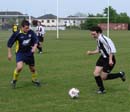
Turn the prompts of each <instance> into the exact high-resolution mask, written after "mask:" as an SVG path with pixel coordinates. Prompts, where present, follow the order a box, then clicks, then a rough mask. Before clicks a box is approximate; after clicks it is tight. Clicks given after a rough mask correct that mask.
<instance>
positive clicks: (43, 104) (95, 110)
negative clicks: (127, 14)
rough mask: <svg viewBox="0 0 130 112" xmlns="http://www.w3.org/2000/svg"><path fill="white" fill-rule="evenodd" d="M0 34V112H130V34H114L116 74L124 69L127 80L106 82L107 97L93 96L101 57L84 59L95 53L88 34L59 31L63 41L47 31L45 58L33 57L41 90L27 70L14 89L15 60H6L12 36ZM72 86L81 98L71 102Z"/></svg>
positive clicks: (22, 73) (112, 36)
mask: <svg viewBox="0 0 130 112" xmlns="http://www.w3.org/2000/svg"><path fill="white" fill-rule="evenodd" d="M0 34H1V35H0V112H129V110H130V106H129V98H130V85H129V82H130V80H129V78H130V75H129V74H130V70H129V69H130V66H129V65H130V64H129V63H130V53H129V52H130V47H129V42H130V32H129V31H110V36H111V38H112V40H113V41H114V43H115V45H116V48H117V54H116V58H117V64H116V66H115V68H114V70H113V72H118V71H121V70H124V71H125V72H126V75H127V80H126V82H124V83H123V82H122V81H121V80H120V79H116V80H111V81H105V82H104V85H105V87H106V90H107V93H106V94H104V95H97V94H96V93H95V91H96V89H97V87H96V84H95V80H94V77H93V69H94V66H95V62H96V60H97V58H98V55H94V56H87V55H86V54H85V53H86V51H87V50H93V49H95V48H96V42H95V40H93V39H92V38H91V37H90V33H89V32H88V31H79V30H70V31H60V38H59V39H56V32H55V31H48V32H47V33H46V36H45V37H46V38H45V43H44V53H43V54H37V53H36V54H35V58H36V68H37V71H38V73H39V79H40V80H41V82H42V86H41V87H40V88H37V87H34V86H33V85H32V83H31V74H30V72H29V70H28V66H26V65H25V66H24V68H23V71H22V72H21V74H20V77H19V81H18V83H17V88H16V89H15V90H14V89H12V88H11V87H10V80H11V78H12V73H13V70H14V68H15V55H14V56H13V60H12V62H9V61H8V60H7V47H6V43H7V40H8V37H9V35H10V32H2V31H0ZM72 87H76V88H78V89H79V90H80V97H79V98H78V99H75V100H73V99H70V98H69V96H68V91H69V89H70V88H72ZM127 99H128V100H127Z"/></svg>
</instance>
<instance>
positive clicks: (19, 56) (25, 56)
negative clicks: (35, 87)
mask: <svg viewBox="0 0 130 112" xmlns="http://www.w3.org/2000/svg"><path fill="white" fill-rule="evenodd" d="M20 61H22V62H24V63H26V64H27V65H30V66H34V65H35V61H34V55H33V53H31V52H29V53H16V62H20Z"/></svg>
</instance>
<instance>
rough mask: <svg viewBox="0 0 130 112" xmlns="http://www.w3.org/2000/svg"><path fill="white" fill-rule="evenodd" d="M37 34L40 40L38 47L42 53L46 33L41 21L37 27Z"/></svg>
mask: <svg viewBox="0 0 130 112" xmlns="http://www.w3.org/2000/svg"><path fill="white" fill-rule="evenodd" d="M36 34H37V36H38V40H39V44H38V46H37V48H38V50H39V51H38V52H39V53H42V52H43V49H42V44H43V42H44V34H45V29H44V27H43V26H42V25H41V22H40V21H38V22H37V27H36Z"/></svg>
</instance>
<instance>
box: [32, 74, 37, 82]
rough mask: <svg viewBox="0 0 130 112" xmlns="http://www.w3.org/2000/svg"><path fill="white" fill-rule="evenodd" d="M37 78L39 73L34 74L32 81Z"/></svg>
mask: <svg viewBox="0 0 130 112" xmlns="http://www.w3.org/2000/svg"><path fill="white" fill-rule="evenodd" d="M36 79H37V73H33V74H32V81H35V80H36Z"/></svg>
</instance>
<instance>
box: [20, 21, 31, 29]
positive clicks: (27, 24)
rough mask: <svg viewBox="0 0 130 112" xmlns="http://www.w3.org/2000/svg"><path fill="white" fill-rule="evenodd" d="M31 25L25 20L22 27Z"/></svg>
mask: <svg viewBox="0 0 130 112" xmlns="http://www.w3.org/2000/svg"><path fill="white" fill-rule="evenodd" d="M29 25H30V23H29V21H27V20H25V19H24V20H23V21H22V23H21V26H22V27H24V26H29Z"/></svg>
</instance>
